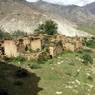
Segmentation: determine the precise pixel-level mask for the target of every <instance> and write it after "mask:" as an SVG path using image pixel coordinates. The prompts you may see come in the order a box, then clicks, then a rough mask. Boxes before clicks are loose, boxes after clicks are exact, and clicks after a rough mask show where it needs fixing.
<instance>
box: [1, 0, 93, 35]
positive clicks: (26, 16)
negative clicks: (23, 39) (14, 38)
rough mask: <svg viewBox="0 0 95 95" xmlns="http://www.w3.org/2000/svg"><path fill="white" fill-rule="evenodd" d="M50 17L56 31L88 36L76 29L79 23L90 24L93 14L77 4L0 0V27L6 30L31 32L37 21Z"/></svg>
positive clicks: (40, 21)
mask: <svg viewBox="0 0 95 95" xmlns="http://www.w3.org/2000/svg"><path fill="white" fill-rule="evenodd" d="M48 19H52V20H54V21H56V22H57V24H58V26H59V27H58V32H59V33H61V34H63V35H67V36H76V35H77V36H88V34H87V33H85V32H83V31H79V30H77V29H76V28H77V25H79V24H88V23H89V24H90V25H92V24H93V23H94V20H95V16H94V15H92V14H91V13H90V12H89V11H85V10H84V9H83V8H80V7H78V6H74V5H72V6H61V5H54V4H50V3H46V2H42V1H38V2H36V3H28V2H26V1H24V0H20V1H19V0H0V27H1V28H2V29H3V30H4V31H6V32H9V33H11V32H14V31H17V30H20V31H24V32H27V33H33V31H34V29H36V27H37V26H38V24H39V23H42V22H44V21H45V20H48Z"/></svg>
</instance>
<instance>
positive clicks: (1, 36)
mask: <svg viewBox="0 0 95 95" xmlns="http://www.w3.org/2000/svg"><path fill="white" fill-rule="evenodd" d="M11 38H12V37H11V35H10V34H9V33H7V32H4V31H2V29H0V40H4V39H11Z"/></svg>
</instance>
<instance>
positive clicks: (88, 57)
mask: <svg viewBox="0 0 95 95" xmlns="http://www.w3.org/2000/svg"><path fill="white" fill-rule="evenodd" d="M82 59H83V63H85V64H89V63H90V64H93V58H92V57H91V55H89V54H84V55H83V56H82Z"/></svg>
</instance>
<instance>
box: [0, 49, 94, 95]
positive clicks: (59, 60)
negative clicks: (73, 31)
mask: <svg viewBox="0 0 95 95" xmlns="http://www.w3.org/2000/svg"><path fill="white" fill-rule="evenodd" d="M83 53H88V54H90V55H91V56H92V57H93V59H94V62H93V63H94V64H89V65H84V64H83V63H82V60H81V56H82V55H83ZM9 63H10V64H9ZM40 63H41V62H39V64H38V63H37V62H36V61H23V62H19V61H18V60H17V61H16V60H12V61H9V62H8V63H6V64H2V63H1V64H0V89H1V88H2V89H5V90H6V91H7V92H8V93H9V95H95V53H94V52H89V51H83V52H79V53H73V52H64V53H62V54H61V55H58V56H57V57H55V58H54V59H50V60H47V61H45V62H42V64H40ZM34 64H36V65H34ZM31 65H32V69H30V68H29V67H31ZM19 66H20V67H21V68H26V69H27V71H28V72H29V74H30V75H29V76H27V77H24V78H17V77H15V71H16V70H17V69H18V68H19ZM33 66H34V67H33ZM0 95H1V94H0Z"/></svg>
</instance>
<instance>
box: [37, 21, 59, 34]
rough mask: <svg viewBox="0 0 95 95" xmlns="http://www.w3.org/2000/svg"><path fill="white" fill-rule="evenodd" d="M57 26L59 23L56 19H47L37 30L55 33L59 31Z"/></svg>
mask: <svg viewBox="0 0 95 95" xmlns="http://www.w3.org/2000/svg"><path fill="white" fill-rule="evenodd" d="M57 28H58V27H57V24H56V23H55V22H54V21H52V20H47V21H45V22H44V23H43V24H40V25H39V26H38V28H37V29H36V30H35V31H37V32H41V33H46V34H48V35H53V34H56V33H57Z"/></svg>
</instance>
